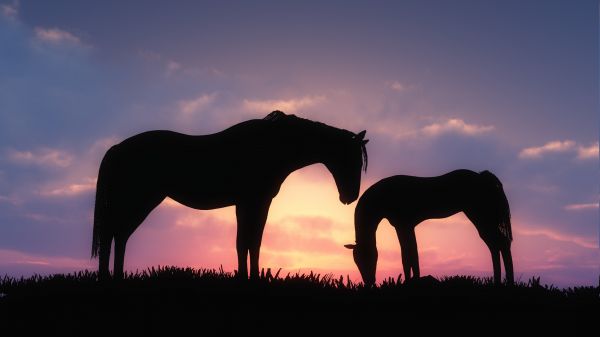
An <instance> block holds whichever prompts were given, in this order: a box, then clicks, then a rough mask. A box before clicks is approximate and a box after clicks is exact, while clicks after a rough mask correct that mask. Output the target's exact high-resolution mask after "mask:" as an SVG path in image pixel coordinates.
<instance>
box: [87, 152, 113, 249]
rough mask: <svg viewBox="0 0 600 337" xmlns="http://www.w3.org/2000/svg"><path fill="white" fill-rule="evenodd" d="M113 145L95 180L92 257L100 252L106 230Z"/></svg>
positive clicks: (105, 156) (103, 159)
mask: <svg viewBox="0 0 600 337" xmlns="http://www.w3.org/2000/svg"><path fill="white" fill-rule="evenodd" d="M113 149H114V147H111V148H110V149H109V150H108V151H107V152H106V154H105V155H104V158H102V162H101V163H100V170H99V172H98V180H97V181H96V203H95V205H94V229H93V234H92V258H94V257H97V256H98V253H99V252H100V241H101V237H102V236H103V234H104V232H105V231H106V224H105V222H106V218H107V212H108V195H107V194H108V191H107V190H108V186H107V184H108V181H107V179H108V178H109V176H110V174H111V171H112V169H111V166H112V161H113V160H112V155H111V154H112V152H113Z"/></svg>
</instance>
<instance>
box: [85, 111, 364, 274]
mask: <svg viewBox="0 0 600 337" xmlns="http://www.w3.org/2000/svg"><path fill="white" fill-rule="evenodd" d="M364 136H365V131H362V132H360V133H358V134H354V133H352V132H350V131H347V130H342V129H337V128H334V127H331V126H328V125H326V124H322V123H318V122H314V121H310V120H307V119H303V118H299V117H296V116H294V115H286V114H285V113H283V112H281V111H273V112H272V113H270V114H269V115H267V116H266V117H265V118H264V119H254V120H249V121H245V122H242V123H239V124H236V125H234V126H232V127H230V128H228V129H226V130H224V131H221V132H219V133H215V134H210V135H199V136H190V135H184V134H180V133H175V132H171V131H149V132H145V133H141V134H138V135H136V136H133V137H131V138H128V139H126V140H124V141H123V142H121V143H120V144H117V145H115V146H113V147H111V148H110V149H109V150H108V151H107V152H106V154H105V156H104V158H103V160H102V163H101V165H100V172H99V174H98V182H97V188H96V206H95V213H94V230H93V241H92V257H96V256H98V257H99V267H98V271H99V277H100V278H102V279H104V278H108V277H109V257H110V250H111V243H112V241H113V240H114V247H115V255H114V277H115V279H120V278H122V277H123V262H124V257H125V245H126V243H127V240H128V238H129V237H130V235H131V234H132V233H133V232H134V231H135V229H136V228H137V227H138V226H139V225H140V224H141V223H142V222H143V221H144V219H145V218H146V216H147V215H148V213H150V211H152V210H153V209H154V208H155V207H156V206H158V205H159V204H160V203H161V202H162V201H163V200H164V199H165V198H166V197H170V198H172V199H173V200H176V201H177V202H179V203H181V204H184V205H186V206H189V207H192V208H196V209H215V208H220V207H225V206H232V205H235V207H236V217H237V239H236V248H237V255H238V273H239V275H240V277H242V278H247V277H248V269H247V259H248V254H249V255H250V276H251V277H257V276H258V258H259V251H260V245H261V240H262V235H263V229H264V226H265V221H266V220H267V214H268V212H269V206H270V205H271V200H272V199H273V198H274V197H275V196H276V195H277V193H278V192H279V188H280V187H281V184H282V183H283V181H284V180H285V179H286V177H287V176H288V175H289V174H290V173H291V172H293V171H295V170H298V169H300V168H302V167H305V166H308V165H311V164H315V163H322V164H324V165H325V167H327V169H328V170H329V172H331V174H332V175H333V178H334V180H335V183H336V185H337V188H338V192H339V198H340V201H341V202H342V203H344V204H349V203H351V202H353V201H354V200H356V199H357V198H358V193H359V188H360V179H361V170H362V168H363V164H364V168H365V169H366V165H367V152H366V148H365V144H366V143H367V141H368V140H365V139H364Z"/></svg>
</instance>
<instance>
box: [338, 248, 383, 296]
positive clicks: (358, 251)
mask: <svg viewBox="0 0 600 337" xmlns="http://www.w3.org/2000/svg"><path fill="white" fill-rule="evenodd" d="M344 247H346V248H348V249H352V255H353V257H354V263H356V266H357V267H358V270H359V271H360V275H361V276H362V279H363V282H364V284H365V286H369V287H370V286H373V285H374V284H375V271H376V269H377V255H378V254H377V247H376V246H375V244H373V245H365V244H360V245H359V244H348V245H344Z"/></svg>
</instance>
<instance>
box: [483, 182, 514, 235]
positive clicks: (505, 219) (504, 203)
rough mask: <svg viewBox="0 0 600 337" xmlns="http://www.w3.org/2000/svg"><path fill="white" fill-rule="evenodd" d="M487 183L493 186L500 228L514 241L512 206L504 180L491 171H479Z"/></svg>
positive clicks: (501, 231)
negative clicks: (503, 184) (509, 203)
mask: <svg viewBox="0 0 600 337" xmlns="http://www.w3.org/2000/svg"><path fill="white" fill-rule="evenodd" d="M479 175H480V176H481V177H482V178H483V179H484V180H485V181H486V183H487V184H488V185H489V186H491V187H492V188H493V191H494V192H493V193H494V201H495V206H496V209H495V211H496V212H495V214H496V217H497V220H498V229H499V230H500V233H502V234H503V235H504V237H506V238H507V239H508V240H509V241H512V239H513V237H512V228H511V223H510V207H509V205H508V199H507V198H506V194H505V193H504V189H503V188H502V182H500V179H498V177H496V176H495V175H494V174H493V173H492V172H490V171H483V172H479Z"/></svg>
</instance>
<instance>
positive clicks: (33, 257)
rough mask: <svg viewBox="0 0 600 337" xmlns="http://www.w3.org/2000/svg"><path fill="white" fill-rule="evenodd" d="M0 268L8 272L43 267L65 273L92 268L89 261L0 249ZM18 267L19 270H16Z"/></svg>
mask: <svg viewBox="0 0 600 337" xmlns="http://www.w3.org/2000/svg"><path fill="white" fill-rule="evenodd" d="M0 266H2V269H9V270H10V269H22V268H23V267H25V268H26V267H27V266H32V267H40V266H44V267H47V269H66V270H67V271H72V270H73V269H84V268H90V269H91V268H93V266H92V262H91V261H90V260H89V259H76V258H72V257H68V256H44V255H39V254H31V253H27V252H22V251H18V250H13V249H0ZM18 266H20V267H21V268H17V267H18ZM45 269H46V268H45ZM38 271H39V269H38Z"/></svg>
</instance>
